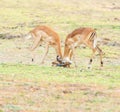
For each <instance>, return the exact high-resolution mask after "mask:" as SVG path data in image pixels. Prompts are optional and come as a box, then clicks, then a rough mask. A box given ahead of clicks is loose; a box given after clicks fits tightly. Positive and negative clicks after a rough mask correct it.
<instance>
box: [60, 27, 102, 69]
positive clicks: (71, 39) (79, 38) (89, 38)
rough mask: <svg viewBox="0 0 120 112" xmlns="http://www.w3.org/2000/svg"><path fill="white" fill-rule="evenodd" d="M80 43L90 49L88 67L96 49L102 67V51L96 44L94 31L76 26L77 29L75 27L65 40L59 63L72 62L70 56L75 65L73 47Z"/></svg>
mask: <svg viewBox="0 0 120 112" xmlns="http://www.w3.org/2000/svg"><path fill="white" fill-rule="evenodd" d="M81 44H85V45H86V46H88V47H89V48H90V49H91V50H92V56H91V58H90V61H89V66H88V68H91V64H92V60H93V57H94V55H95V52H96V51H98V53H99V55H100V63H101V67H102V66H103V61H102V55H103V52H102V50H101V49H100V48H99V47H98V45H97V35H96V31H95V30H94V29H92V28H78V29H75V30H74V31H73V32H72V33H70V34H68V36H67V37H66V40H65V47H64V56H63V59H62V61H61V60H60V61H61V63H64V64H65V63H66V62H67V63H68V62H69V64H71V63H72V61H71V58H72V57H73V60H74V63H75V66H77V64H76V60H75V53H74V51H75V48H77V47H78V46H79V45H81ZM58 60H59V58H58Z"/></svg>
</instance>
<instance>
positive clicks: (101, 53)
mask: <svg viewBox="0 0 120 112" xmlns="http://www.w3.org/2000/svg"><path fill="white" fill-rule="evenodd" d="M97 50H98V52H99V54H100V64H101V67H103V61H102V57H103V52H102V50H101V49H100V48H99V47H98V46H97Z"/></svg>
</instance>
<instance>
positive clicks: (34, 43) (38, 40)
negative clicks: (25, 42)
mask: <svg viewBox="0 0 120 112" xmlns="http://www.w3.org/2000/svg"><path fill="white" fill-rule="evenodd" d="M40 39H41V38H37V39H35V40H34V42H33V45H32V47H31V48H30V51H31V54H32V61H34V57H35V54H34V50H35V48H37V47H38V45H39V43H40Z"/></svg>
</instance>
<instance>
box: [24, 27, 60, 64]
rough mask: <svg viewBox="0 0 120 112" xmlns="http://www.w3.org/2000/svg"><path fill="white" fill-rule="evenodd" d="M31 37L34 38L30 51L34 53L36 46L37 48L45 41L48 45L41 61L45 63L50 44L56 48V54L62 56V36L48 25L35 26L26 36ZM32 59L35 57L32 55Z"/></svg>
mask: <svg viewBox="0 0 120 112" xmlns="http://www.w3.org/2000/svg"><path fill="white" fill-rule="evenodd" d="M29 38H33V45H32V47H31V48H30V51H31V52H32V54H33V51H34V50H35V48H37V47H38V46H39V45H41V44H43V43H44V44H45V46H46V48H45V53H44V55H43V57H42V59H41V63H44V60H45V57H46V55H47V53H48V50H49V47H50V46H52V47H53V48H54V49H55V51H56V54H57V55H59V56H60V57H61V58H62V52H61V44H60V37H59V35H58V34H57V33H56V32H55V31H54V30H52V29H51V28H49V27H47V26H37V27H36V28H34V29H33V30H31V31H30V32H29V33H28V35H27V36H26V39H29ZM32 61H34V57H32Z"/></svg>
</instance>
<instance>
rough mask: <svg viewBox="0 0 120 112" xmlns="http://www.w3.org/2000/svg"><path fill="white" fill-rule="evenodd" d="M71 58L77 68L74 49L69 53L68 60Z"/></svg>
mask: <svg viewBox="0 0 120 112" xmlns="http://www.w3.org/2000/svg"><path fill="white" fill-rule="evenodd" d="M72 56H73V62H74V64H75V67H76V68H77V63H76V58H75V49H74V48H73V49H72V50H71V52H70V59H71V58H72Z"/></svg>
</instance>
